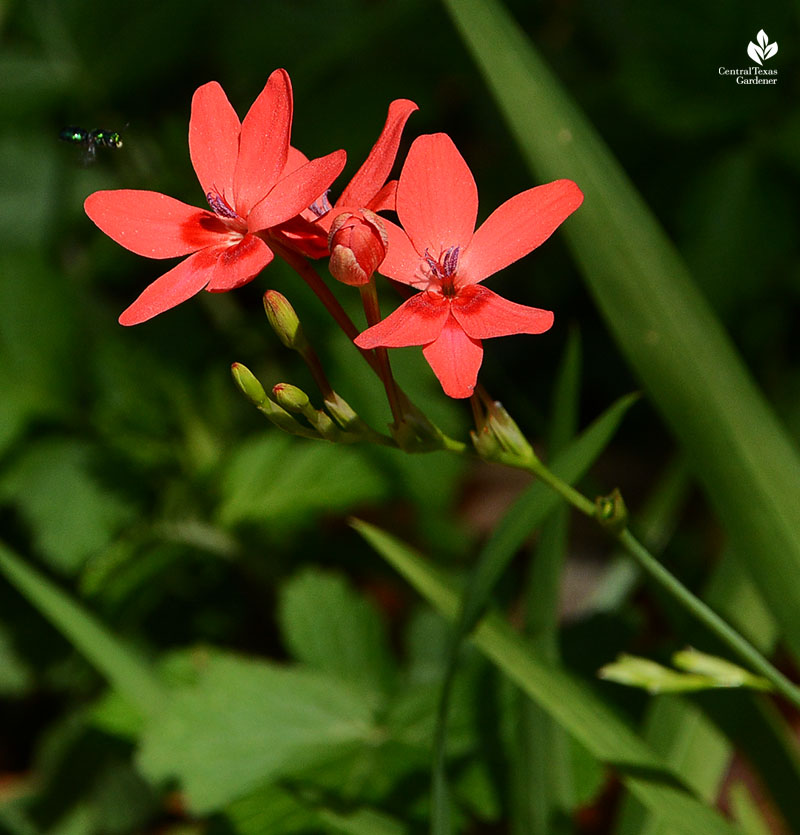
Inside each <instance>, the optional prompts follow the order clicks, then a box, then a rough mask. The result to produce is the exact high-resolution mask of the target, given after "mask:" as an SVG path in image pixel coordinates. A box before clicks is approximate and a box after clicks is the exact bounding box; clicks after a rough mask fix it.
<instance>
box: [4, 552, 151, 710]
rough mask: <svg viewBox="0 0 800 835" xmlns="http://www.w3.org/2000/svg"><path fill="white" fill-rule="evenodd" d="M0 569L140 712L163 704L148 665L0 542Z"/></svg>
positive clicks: (95, 619)
mask: <svg viewBox="0 0 800 835" xmlns="http://www.w3.org/2000/svg"><path fill="white" fill-rule="evenodd" d="M0 572H2V573H3V574H4V575H5V577H6V579H7V580H8V581H9V582H10V583H11V584H12V585H13V586H15V587H16V588H17V590H18V591H19V592H20V593H21V594H22V595H23V596H24V597H25V598H27V600H28V601H29V602H30V603H31V604H32V605H33V606H34V607H35V608H36V609H38V610H39V612H40V613H41V614H42V615H43V616H44V617H45V618H47V620H49V621H50V623H52V624H53V626H55V628H56V629H58V631H59V632H61V634H62V635H64V636H65V637H66V638H67V639H68V640H69V641H70V642H71V643H72V644H73V645H74V646H75V648H76V649H77V650H78V652H80V653H81V654H82V655H83V656H84V657H85V658H86V660H87V661H89V663H90V664H92V666H94V667H95V668H96V669H97V670H98V671H99V672H100V673H101V674H102V675H103V676H105V678H106V679H108V681H109V683H110V684H111V685H112V686H113V687H114V688H116V689H117V690H118V691H119V692H120V693H121V694H122V695H123V696H124V697H125V699H126V700H127V701H128V702H130V704H131V706H132V707H135V708H138V710H139V711H140V713H141V714H142V715H143V716H149V715H151V714H152V713H153V712H155V711H156V710H157V709H158V708H159V707H160V706H161V705H162V704H163V702H164V699H165V698H166V694H165V691H164V689H163V688H162V687H161V685H160V684H159V682H158V680H157V679H156V677H155V675H154V674H153V672H152V670H151V669H150V667H149V666H148V664H147V663H146V662H145V661H144V660H142V659H141V658H139V657H137V656H136V654H135V653H134V652H132V651H131V650H130V649H129V648H128V647H126V646H125V645H124V644H123V643H122V641H120V640H119V638H117V637H116V636H115V635H114V634H112V633H111V632H110V631H109V630H108V629H107V628H106V627H105V626H104V625H103V624H102V623H101V622H100V621H99V620H98V619H97V618H95V617H94V616H93V615H91V614H89V613H88V612H87V611H85V610H84V609H83V608H82V607H81V606H79V605H78V604H77V603H75V602H74V601H73V600H72V599H70V597H69V596H68V595H67V594H66V593H65V592H63V591H62V590H61V589H59V588H58V586H56V585H55V584H54V583H52V582H51V581H50V580H48V579H47V578H46V577H44V575H42V574H40V573H39V572H38V571H36V570H35V569H34V568H31V566H29V565H27V564H26V563H25V561H24V560H22V559H21V558H20V557H18V556H17V555H16V554H14V553H13V551H11V550H10V549H9V548H7V547H6V546H5V545H3V544H2V543H0Z"/></svg>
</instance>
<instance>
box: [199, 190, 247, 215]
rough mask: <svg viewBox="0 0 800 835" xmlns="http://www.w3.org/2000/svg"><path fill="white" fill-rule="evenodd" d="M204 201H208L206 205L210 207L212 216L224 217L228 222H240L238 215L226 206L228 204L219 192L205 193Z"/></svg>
mask: <svg viewBox="0 0 800 835" xmlns="http://www.w3.org/2000/svg"><path fill="white" fill-rule="evenodd" d="M206 200H208V205H209V206H211V208H212V209H213V210H214V214H215V215H217V216H218V217H224V218H227V219H228V220H241V218H240V217H239V215H237V214H236V212H235V211H234V210H233V209H232V208H231V207H230V206H229V205H228V202H227V201H226V200H225V198H224V197H223V196H222V195H221V194H220V193H219V192H217V191H208V192H206Z"/></svg>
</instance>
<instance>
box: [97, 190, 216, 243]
mask: <svg viewBox="0 0 800 835" xmlns="http://www.w3.org/2000/svg"><path fill="white" fill-rule="evenodd" d="M83 208H84V209H85V211H86V214H87V215H89V217H90V218H91V219H92V220H93V221H94V223H95V224H97V226H98V227H99V228H100V229H102V231H103V232H105V233H106V235H108V236H109V238H112V239H113V240H115V241H116V242H117V243H118V244H120V245H121V246H124V247H125V249H129V250H130V251H131V252H135V253H136V254H137V255H144V256H146V257H147V258H174V257H176V256H178V255H188V254H189V253H190V252H196V251H197V250H198V249H205V248H206V247H208V246H213V245H214V244H218V243H219V242H220V235H225V234H227V230H226V227H225V226H224V225H223V224H222V223H221V222H220V221H219V219H218V218H217V217H216V215H213V214H211V212H206V211H204V210H203V209H197V208H195V207H194V206H187V205H186V203H182V202H181V201H180V200H175V199H174V198H172V197H167V195H166V194H159V192H157V191H137V190H135V189H118V190H116V191H96V192H95V193H94V194H90V195H89V196H88V197H87V198H86V200H85V202H84V204H83Z"/></svg>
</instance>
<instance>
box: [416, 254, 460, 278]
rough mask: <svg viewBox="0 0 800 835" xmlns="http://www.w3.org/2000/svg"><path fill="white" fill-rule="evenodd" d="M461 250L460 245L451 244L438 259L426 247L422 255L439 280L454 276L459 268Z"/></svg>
mask: <svg viewBox="0 0 800 835" xmlns="http://www.w3.org/2000/svg"><path fill="white" fill-rule="evenodd" d="M460 250H461V247H460V246H451V247H449V248H448V249H446V250H445V251H444V253H443V254H442V255H440V256H439V260H438V261H436V260H434V258H433V257H432V256H431V254H430V253H429V252H428V250H427V249H426V250H425V254H424V255H423V256H422V257H423V258H424V259H425V263H426V264H427V265H428V268H429V269H430V271H431V272H432V273H433V275H434V276H435V277H436V278H438V279H439V281H444V280H445V279H447V278H452V276H453V275H454V274H455V272H456V270H457V269H458V253H459V252H460Z"/></svg>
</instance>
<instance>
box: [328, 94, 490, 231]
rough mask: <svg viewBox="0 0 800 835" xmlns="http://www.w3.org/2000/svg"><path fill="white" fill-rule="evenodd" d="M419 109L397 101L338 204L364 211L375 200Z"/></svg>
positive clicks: (391, 107)
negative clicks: (410, 119)
mask: <svg viewBox="0 0 800 835" xmlns="http://www.w3.org/2000/svg"><path fill="white" fill-rule="evenodd" d="M415 110H419V108H418V107H417V105H416V104H414V102H413V101H409V100H408V99H396V100H395V101H393V102H392V103H391V104H390V105H389V112H388V114H387V116H386V122H385V124H384V126H383V130H382V131H381V135H380V136H379V137H378V141H377V142H376V143H375V145H373V147H372V150H371V151H370V152H369V156H368V157H367V159H366V160H365V162H364V164H363V165H362V166H361V168H359V169H358V171H356V174H355V176H354V177H353V179H352V180H350V182H349V183H348V185H347V187H346V188H345V190H344V191H343V192H342V195H341V197H340V198H339V199H338V200H337V201H336V203H337V205H341V206H356V207H357V208H364V207H366V206H367V204H368V203H369V202H370V200H372V198H373V197H375V195H376V194H377V193H378V191H379V190H380V189H381V187H382V186H383V184H384V183H385V182H386V178H387V177H388V176H389V172H390V171H391V170H392V166H393V165H394V159H395V157H396V156H397V149H398V147H399V145H400V138H401V136H402V135H403V128H404V127H405V124H406V122H407V121H408V117H409V116H410V115H411V114H412V113H413V112H414V111H415ZM473 228H474V227H473ZM470 231H471V230H470Z"/></svg>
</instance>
